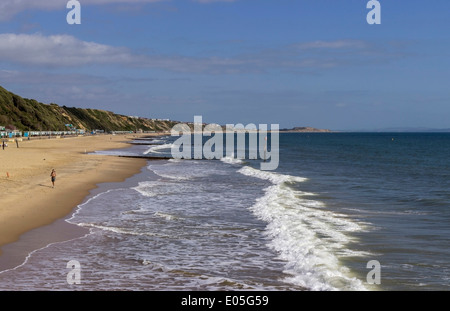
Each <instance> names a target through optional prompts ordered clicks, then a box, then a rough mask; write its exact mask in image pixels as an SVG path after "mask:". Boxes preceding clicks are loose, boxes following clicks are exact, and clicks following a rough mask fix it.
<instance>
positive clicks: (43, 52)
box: [0, 34, 132, 66]
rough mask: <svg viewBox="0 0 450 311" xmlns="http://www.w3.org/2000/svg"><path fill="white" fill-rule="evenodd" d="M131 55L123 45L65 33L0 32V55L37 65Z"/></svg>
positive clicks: (126, 58) (127, 58)
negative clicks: (114, 44)
mask: <svg viewBox="0 0 450 311" xmlns="http://www.w3.org/2000/svg"><path fill="white" fill-rule="evenodd" d="M131 58H132V55H131V54H130V52H129V51H128V49H126V48H117V47H112V46H108V45H103V44H99V43H95V42H87V41H81V40H79V39H76V38H75V37H73V36H69V35H54V36H48V37H47V36H43V35H41V34H33V35H28V34H0V59H1V60H3V61H10V62H13V63H21V64H26V65H39V66H79V65H86V64H93V63H95V64H103V63H115V62H117V63H127V62H131V61H132V59H131Z"/></svg>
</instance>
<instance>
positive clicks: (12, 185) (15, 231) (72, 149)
mask: <svg viewBox="0 0 450 311" xmlns="http://www.w3.org/2000/svg"><path fill="white" fill-rule="evenodd" d="M133 136H135V135H134V134H131V135H128V136H123V135H115V136H113V135H99V136H89V137H72V138H60V139H48V138H47V139H34V140H29V141H28V140H24V141H22V142H19V148H17V147H16V144H15V143H14V142H9V143H8V147H7V148H5V150H2V149H1V148H0V195H1V198H0V246H2V245H5V244H7V243H11V242H14V241H17V240H18V239H19V237H20V236H21V235H22V234H23V233H25V232H27V231H29V230H32V229H34V228H37V227H41V226H44V225H47V224H50V223H52V222H54V221H55V220H57V219H59V218H62V217H64V216H66V215H68V214H69V213H70V212H71V211H72V210H73V209H74V208H75V207H76V206H77V205H78V204H80V203H81V202H82V201H83V200H84V198H85V197H86V196H88V195H89V191H90V190H92V189H94V188H95V187H96V186H97V184H99V183H104V182H119V181H123V180H125V179H126V178H128V177H131V176H133V175H134V174H136V173H138V172H140V170H141V168H142V167H143V166H145V164H146V160H145V159H130V158H119V157H113V156H105V155H91V154H88V153H89V152H93V151H96V150H107V149H119V148H125V147H128V146H129V144H127V143H126V142H127V141H130V140H131V138H132V137H133ZM147 136H148V135H147ZM53 168H54V169H55V170H56V173H57V177H56V183H55V188H52V183H51V179H50V172H51V170H52V169H53ZM7 173H8V174H9V177H8V176H7ZM0 254H1V253H0Z"/></svg>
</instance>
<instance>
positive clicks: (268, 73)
mask: <svg viewBox="0 0 450 311" xmlns="http://www.w3.org/2000/svg"><path fill="white" fill-rule="evenodd" d="M67 2H68V1H67V0H44V1H35V0H21V1H14V0H2V2H1V4H0V85H1V86H3V87H5V88H7V89H8V90H10V91H12V92H15V93H17V94H19V95H21V96H24V97H27V98H35V99H37V100H39V101H41V102H44V103H51V102H54V103H57V104H59V105H66V106H69V107H72V106H75V107H84V108H97V109H105V110H110V111H114V112H116V113H121V114H126V115H137V116H142V117H149V118H170V119H173V120H179V121H193V118H194V115H202V116H203V120H204V121H205V122H208V123H220V124H226V123H232V124H237V123H243V124H249V123H255V124H258V123H265V124H272V123H277V124H280V127H282V128H283V127H293V126H313V127H318V128H328V129H334V130H360V129H366V130H376V129H382V128H391V127H432V128H450V121H449V118H448V116H449V115H450V87H449V86H448V85H449V81H450V60H449V56H450V52H449V51H450V35H449V29H450V18H449V13H450V3H449V1H444V0H433V1H418V0H415V1H394V0H380V3H381V24H380V25H368V24H367V22H366V15H367V13H368V12H369V10H368V9H367V8H366V4H367V1H365V0H340V1H336V0H234V1H232V0H228V1H225V0H222V1H221V0H197V1H196V0H165V1H164V0H161V1H158V0H109V1H108V0H80V3H81V22H82V23H81V25H68V24H67V22H66V15H67V13H68V12H69V10H68V9H66V4H67Z"/></svg>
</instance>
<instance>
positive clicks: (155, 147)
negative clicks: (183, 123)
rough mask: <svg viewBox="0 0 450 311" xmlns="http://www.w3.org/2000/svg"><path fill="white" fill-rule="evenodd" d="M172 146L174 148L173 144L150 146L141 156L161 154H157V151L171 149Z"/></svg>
mask: <svg viewBox="0 0 450 311" xmlns="http://www.w3.org/2000/svg"><path fill="white" fill-rule="evenodd" d="M173 146H174V145H173V144H162V145H155V146H151V147H150V148H149V149H148V150H147V151H144V153H143V154H149V153H162V152H159V151H158V150H165V149H171V148H172V147H173Z"/></svg>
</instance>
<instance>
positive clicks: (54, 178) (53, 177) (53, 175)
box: [50, 169, 56, 188]
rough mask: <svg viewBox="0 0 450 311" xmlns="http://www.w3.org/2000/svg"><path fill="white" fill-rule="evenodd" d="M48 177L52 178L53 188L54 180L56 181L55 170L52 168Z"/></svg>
mask: <svg viewBox="0 0 450 311" xmlns="http://www.w3.org/2000/svg"><path fill="white" fill-rule="evenodd" d="M50 177H51V178H52V185H53V187H52V188H55V181H56V171H55V170H54V169H52V172H51V173H50Z"/></svg>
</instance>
